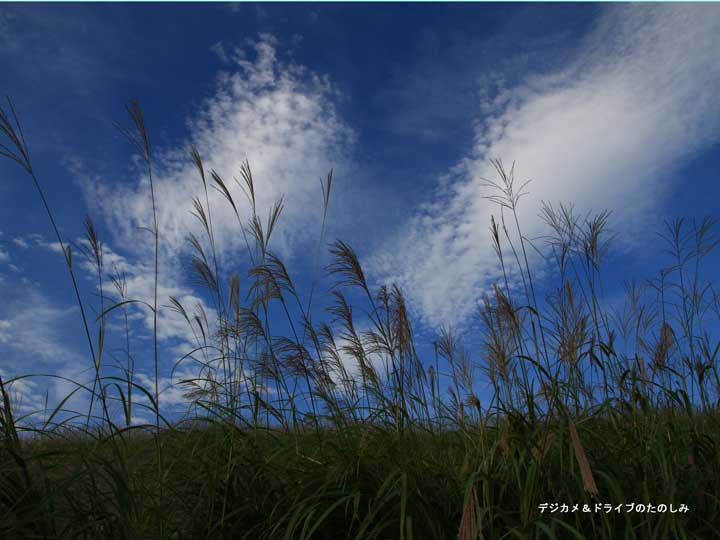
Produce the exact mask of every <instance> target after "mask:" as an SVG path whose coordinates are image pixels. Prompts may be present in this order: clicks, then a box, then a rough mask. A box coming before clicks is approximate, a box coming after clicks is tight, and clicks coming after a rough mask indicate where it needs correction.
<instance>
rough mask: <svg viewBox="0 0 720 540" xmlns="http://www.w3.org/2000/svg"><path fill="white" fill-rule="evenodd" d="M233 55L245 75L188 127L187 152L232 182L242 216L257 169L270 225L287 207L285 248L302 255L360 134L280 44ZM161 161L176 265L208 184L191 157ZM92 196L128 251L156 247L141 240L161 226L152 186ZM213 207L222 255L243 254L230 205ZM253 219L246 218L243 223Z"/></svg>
mask: <svg viewBox="0 0 720 540" xmlns="http://www.w3.org/2000/svg"><path fill="white" fill-rule="evenodd" d="M227 54H228V55H230V57H231V58H232V59H233V61H234V62H235V65H236V71H235V72H226V73H222V74H221V75H220V76H219V78H218V83H217V88H216V93H215V95H214V96H212V97H210V98H209V99H207V100H206V101H205V103H204V106H203V107H202V109H201V110H200V111H199V112H198V113H197V115H196V116H195V117H194V118H192V119H190V120H189V121H188V127H189V133H190V135H189V137H188V140H187V142H188V143H194V144H195V145H196V146H197V147H198V149H199V151H200V154H201V156H202V157H203V159H204V161H205V165H206V168H207V171H208V172H209V171H210V170H211V169H214V170H216V171H217V172H218V173H219V174H220V176H222V177H223V178H224V179H225V180H226V184H227V185H228V187H229V188H231V191H232V193H233V196H234V198H235V199H236V201H237V203H238V206H239V207H240V209H241V210H244V209H245V208H246V206H247V205H245V204H244V203H245V201H246V199H245V196H244V195H243V193H242V191H241V189H240V188H239V187H238V186H237V185H236V183H235V182H234V181H233V177H237V178H240V174H239V173H240V167H241V164H242V162H243V161H244V160H245V159H248V160H249V161H250V165H251V168H252V171H253V176H254V178H255V181H256V196H257V202H258V208H259V213H260V215H261V216H265V215H266V214H267V212H268V210H269V208H270V206H271V205H272V204H273V203H274V202H275V201H276V200H278V199H279V198H280V197H284V198H285V210H284V211H283V219H282V220H281V223H280V228H279V229H278V231H277V232H278V237H277V238H276V239H275V242H276V243H275V248H276V249H280V250H285V251H286V252H290V251H292V250H291V249H290V246H293V249H295V250H297V249H302V246H303V242H304V241H306V240H307V239H308V237H312V235H308V234H306V230H307V227H308V226H309V225H311V224H312V223H314V220H316V219H317V218H318V216H319V215H320V211H321V205H320V204H319V203H320V201H321V191H320V183H319V180H320V179H321V178H324V177H325V175H327V173H328V171H329V170H330V168H332V167H335V168H338V167H340V168H342V167H343V166H345V165H346V164H347V163H348V159H349V157H348V156H349V150H350V147H351V143H352V140H353V133H352V131H351V130H350V128H349V127H348V126H346V125H345V124H344V123H343V122H342V120H341V119H340V117H339V116H338V114H337V113H336V111H335V107H334V106H333V99H334V93H333V89H332V87H331V84H330V82H329V81H328V80H327V79H326V78H324V77H321V76H319V75H317V74H315V73H312V72H310V71H309V70H307V69H306V68H304V67H303V66H300V65H297V64H292V63H284V62H282V61H280V60H279V59H278V57H277V54H276V47H275V40H274V38H272V37H271V36H268V35H263V36H261V38H260V39H259V41H257V42H256V43H255V44H254V58H252V59H248V58H247V55H246V54H245V53H244V52H243V49H237V50H235V51H234V52H232V53H227ZM149 129H150V130H151V131H152V129H153V126H149ZM157 157H158V159H157V177H156V179H155V190H156V198H157V201H158V221H159V228H160V231H161V235H162V236H161V245H162V249H163V251H164V253H165V254H166V255H176V254H177V253H179V252H182V251H183V250H184V248H185V246H186V235H187V233H188V232H189V231H191V230H196V229H197V226H196V224H197V221H196V218H194V217H193V216H192V215H191V210H192V199H193V197H195V196H201V195H202V183H201V180H200V176H199V174H198V172H197V169H196V168H195V165H194V163H193V162H192V160H191V159H190V156H189V154H188V151H187V147H185V146H182V147H180V148H175V149H169V150H165V151H163V152H161V153H160V154H159V155H158V156H157ZM83 188H84V190H85V193H86V195H87V198H88V200H89V202H90V204H91V205H97V206H99V209H100V211H101V212H102V214H103V216H104V217H105V218H106V220H107V221H108V223H109V224H110V225H111V230H113V231H114V232H115V233H116V234H117V236H118V240H120V241H121V242H122V245H123V247H125V248H129V249H131V250H134V251H137V248H138V246H141V245H149V242H148V241H147V236H145V235H142V233H139V232H138V228H139V227H147V226H148V224H150V223H151V222H152V217H151V216H152V209H151V202H150V197H149V191H148V185H147V178H146V177H144V176H143V177H142V178H141V179H140V181H139V182H137V183H135V184H133V185H122V186H118V185H110V184H109V183H106V182H103V181H102V180H100V181H98V179H93V180H92V181H91V180H90V179H87V180H86V181H85V182H84V183H83ZM202 199H203V200H204V196H202ZM210 204H211V206H212V213H213V227H214V232H215V234H216V236H217V239H218V247H219V249H220V250H221V252H233V251H239V250H243V249H244V243H243V240H242V236H241V235H240V234H239V229H238V224H237V219H236V217H235V216H234V214H233V211H232V209H231V207H230V205H228V204H227V202H226V201H225V200H224V199H223V198H222V196H221V195H219V194H217V193H214V192H213V190H211V200H210ZM247 217H248V214H247V213H245V215H244V216H243V219H245V218H247Z"/></svg>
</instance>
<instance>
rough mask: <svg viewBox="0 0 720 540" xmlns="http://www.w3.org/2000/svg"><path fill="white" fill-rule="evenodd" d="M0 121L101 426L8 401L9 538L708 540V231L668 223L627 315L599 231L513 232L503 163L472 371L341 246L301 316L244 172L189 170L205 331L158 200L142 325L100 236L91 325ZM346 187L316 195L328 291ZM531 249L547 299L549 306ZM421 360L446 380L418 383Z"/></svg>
mask: <svg viewBox="0 0 720 540" xmlns="http://www.w3.org/2000/svg"><path fill="white" fill-rule="evenodd" d="M8 107H9V108H8V109H7V111H6V110H5V109H4V108H3V109H0V132H1V134H2V137H3V139H2V141H0V144H2V146H0V151H1V152H2V154H3V155H4V156H5V157H8V158H10V159H11V160H13V161H14V162H16V163H18V164H19V165H20V166H21V167H22V168H23V170H24V171H25V172H26V173H27V174H28V175H29V176H30V178H31V180H32V182H33V184H34V185H35V187H36V188H37V191H38V192H39V195H40V198H41V202H42V203H43V207H44V208H45V210H46V212H47V214H48V217H49V219H50V222H51V227H52V228H53V231H54V233H55V234H56V236H57V239H58V241H59V242H60V243H61V245H63V256H64V257H65V261H66V263H67V267H68V270H69V272H70V276H71V282H72V286H73V288H74V290H75V292H76V297H77V301H78V304H79V306H80V308H81V316H82V317H83V322H84V324H85V330H86V334H87V335H86V337H87V339H88V344H89V349H90V360H91V366H92V368H93V373H94V381H93V385H92V387H90V386H89V385H88V386H85V385H82V384H79V383H78V384H77V388H76V390H75V392H80V393H87V394H88V395H89V396H90V400H89V403H90V405H89V407H88V410H87V411H82V412H78V411H69V410H67V407H66V406H65V405H66V403H68V401H67V399H69V397H71V396H68V398H67V399H66V400H63V401H62V402H61V403H60V404H59V405H58V406H57V407H56V408H55V409H54V410H52V411H46V414H45V421H44V422H43V423H41V424H40V425H37V424H32V423H30V422H29V421H23V420H24V419H23V418H18V416H17V413H16V411H15V410H14V409H13V404H12V391H11V389H12V385H13V384H14V383H17V382H18V380H19V379H18V378H14V379H9V380H7V379H2V378H0V397H1V398H2V407H0V536H1V537H2V538H8V539H13V538H93V539H94V538H128V539H137V538H161V539H182V538H188V539H196V538H218V539H220V538H228V539H229V538H233V539H234V538H249V539H263V538H266V539H274V538H286V539H289V538H301V539H339V538H348V539H349V538H354V539H385V538H401V539H408V540H409V539H413V538H460V539H462V540H469V539H471V538H482V539H493V538H497V539H500V538H511V537H515V538H537V539H540V538H572V537H574V538H619V537H622V538H633V539H639V538H683V539H685V538H697V539H707V538H712V537H715V536H717V534H718V527H719V525H720V524H719V522H718V518H717V517H716V516H717V515H718V510H720V503H719V502H718V498H717V493H718V492H720V490H719V489H718V488H720V459H719V458H718V456H720V452H719V450H720V447H719V445H720V435H718V434H720V429H718V428H720V425H718V416H717V409H718V397H719V396H720V378H718V372H717V364H716V357H717V354H718V350H720V341H718V338H717V337H716V336H714V334H713V330H714V329H715V326H714V325H716V324H717V319H718V315H720V303H719V301H718V296H717V294H716V293H715V292H714V290H715V289H714V285H713V284H712V283H711V282H707V281H705V280H704V277H703V276H704V273H703V270H702V264H701V263H702V262H703V260H704V259H705V258H706V257H707V255H708V254H709V253H710V252H711V251H712V249H713V248H715V247H716V245H717V240H716V237H715V236H714V233H713V225H714V223H713V222H712V221H710V220H704V221H701V222H693V223H689V222H685V221H682V220H678V221H674V222H670V223H668V225H667V230H666V231H665V232H664V233H663V235H662V238H663V240H664V241H665V242H666V243H667V246H668V251H669V255H670V257H671V259H672V263H671V265H670V266H668V267H667V268H665V269H663V270H661V272H660V274H659V278H657V279H654V280H649V281H647V282H645V283H643V284H637V282H631V283H630V284H629V285H628V288H627V300H626V303H625V306H624V308H623V309H621V310H613V309H612V308H611V307H610V306H609V305H608V303H607V302H606V301H605V298H604V292H603V291H604V285H603V273H604V267H603V265H604V264H605V255H606V253H607V249H608V244H609V241H610V237H609V235H608V232H607V226H608V221H609V215H608V214H607V213H600V214H597V215H594V216H592V215H588V216H579V215H577V213H576V212H575V211H574V210H573V208H572V207H571V206H568V205H560V206H559V207H553V206H550V205H545V206H544V207H543V211H542V214H541V217H542V219H544V221H545V222H546V223H547V225H548V228H549V231H550V234H549V236H548V237H547V238H546V246H545V247H544V248H542V247H538V246H534V245H532V244H531V242H530V241H529V240H528V239H527V238H526V237H525V236H524V235H523V233H522V228H521V224H520V220H519V218H518V214H517V208H518V205H519V204H520V199H521V197H522V196H523V194H524V190H523V188H524V187H525V186H524V185H523V186H521V187H520V188H518V183H517V182H516V180H515V175H514V168H511V169H510V170H507V169H506V168H505V167H504V166H503V164H502V163H501V162H500V161H496V162H494V165H495V168H496V173H497V176H496V179H494V180H488V182H487V186H486V187H487V188H488V189H489V190H490V191H489V194H488V198H489V199H490V200H491V201H493V202H494V203H496V204H497V209H498V213H497V215H496V216H493V218H492V220H491V223H490V227H491V230H490V231H491V238H492V244H493V249H494V252H495V255H496V256H497V257H498V260H499V263H500V268H501V269H502V276H501V278H500V279H499V280H498V283H496V284H495V285H494V287H493V288H492V292H491V293H490V294H488V295H486V296H485V297H483V298H482V299H480V302H479V307H478V320H479V322H480V325H479V333H478V335H477V336H474V337H476V338H477V339H473V340H471V341H470V342H474V343H479V344H480V346H479V347H478V348H476V349H475V348H472V349H471V348H469V347H468V346H466V345H465V344H464V340H463V338H462V336H461V335H460V334H459V333H458V332H456V331H455V330H453V329H451V328H447V327H446V328H441V329H439V330H438V333H437V337H436V339H435V340H434V341H433V342H432V343H430V344H427V346H426V347H425V348H423V347H422V346H421V344H419V343H418V342H417V340H416V333H415V332H414V329H413V324H412V316H411V314H410V310H409V308H408V304H407V302H406V299H405V295H404V293H403V291H402V290H401V289H400V288H399V287H397V286H385V285H381V286H375V285H374V284H373V283H372V281H371V280H369V279H368V277H367V276H366V274H365V272H364V270H363V267H362V265H361V262H360V257H359V256H358V254H357V253H356V252H355V251H354V250H353V248H352V247H351V246H350V245H348V244H346V243H344V242H342V241H339V240H338V241H335V242H332V243H331V244H330V245H329V256H330V257H331V263H330V264H329V265H328V267H327V268H326V272H325V278H326V279H327V280H329V281H330V292H329V294H328V302H327V306H326V310H325V311H326V317H325V320H322V317H321V316H320V315H319V314H318V312H319V310H318V309H317V307H316V304H315V303H316V302H317V301H318V300H317V298H318V295H317V294H316V292H317V289H318V287H319V283H320V277H319V276H313V277H312V279H311V284H310V286H309V288H308V290H306V291H304V290H302V289H301V288H299V287H297V286H296V284H295V280H294V279H293V276H292V272H291V269H289V268H288V267H286V265H285V264H284V262H283V261H282V259H281V258H280V257H278V256H277V255H276V254H275V253H274V251H273V239H274V235H275V232H276V231H277V227H278V223H279V222H280V220H281V219H282V211H283V207H284V201H282V200H281V201H278V202H277V203H276V204H275V205H273V206H272V207H271V208H270V210H269V212H268V214H267V216H263V215H261V211H260V209H259V208H258V205H257V201H256V182H255V179H254V177H253V173H252V170H251V168H250V165H249V163H247V162H246V163H245V164H244V165H243V166H242V168H241V170H240V179H235V180H234V182H235V183H234V184H230V183H229V182H226V181H225V180H224V179H223V177H222V176H221V175H220V174H219V173H218V172H216V171H207V170H206V167H205V165H204V162H203V159H202V157H201V153H200V151H199V150H198V149H196V148H194V147H192V148H191V149H190V159H191V160H192V161H193V163H194V164H195V166H196V169H197V173H198V182H199V184H198V185H199V187H201V188H202V192H201V193H202V196H201V197H198V198H195V199H194V200H193V201H192V206H193V213H194V215H195V217H196V218H197V223H198V229H197V230H194V231H188V251H189V253H190V260H189V269H188V271H189V273H191V274H192V275H193V276H194V278H195V283H196V284H197V288H198V294H200V295H202V297H203V298H204V299H206V301H207V305H209V306H211V309H212V311H211V312H208V309H206V308H205V307H203V305H196V306H187V305H184V304H183V302H182V301H181V300H179V299H177V298H168V299H161V298H158V290H159V283H160V280H161V275H160V272H159V264H158V257H159V247H158V246H159V243H160V238H161V231H160V230H159V225H158V222H157V217H156V212H155V193H154V191H153V184H152V181H151V182H150V193H149V197H150V199H151V202H152V207H153V223H152V224H150V226H148V230H149V231H150V233H151V236H152V247H153V252H154V261H153V264H152V265H151V267H152V268H153V282H154V298H153V303H152V304H150V303H145V302H144V301H142V300H140V299H134V298H131V297H129V295H128V290H127V284H126V282H125V279H124V276H123V274H122V273H121V272H118V271H114V272H113V274H112V278H111V283H112V285H113V288H114V290H115V293H116V295H115V300H114V301H111V300H110V298H109V297H108V296H107V295H106V290H107V289H108V287H107V284H106V278H105V277H104V276H106V273H105V272H106V270H105V269H104V260H103V247H102V241H101V238H100V235H99V233H98V231H97V229H96V228H95V226H94V225H93V222H92V221H91V220H90V219H89V218H88V220H87V221H86V227H85V228H86V238H85V239H84V240H83V241H82V242H81V243H80V246H79V249H78V250H77V251H79V252H80V253H83V254H84V255H86V256H87V258H88V260H89V261H90V263H91V265H92V267H93V268H94V271H95V272H96V274H97V287H96V290H97V292H99V294H98V305H97V306H96V311H97V317H96V320H95V321H91V320H90V319H88V318H87V317H86V316H85V313H86V311H85V309H84V306H86V305H88V304H87V302H85V301H84V300H83V298H82V296H81V291H80V289H79V287H78V281H77V280H76V278H75V267H74V266H73V264H72V251H71V249H70V248H69V246H70V243H68V242H66V241H64V239H62V238H61V237H60V234H59V229H58V227H57V226H56V223H55V218H54V216H53V214H52V212H51V211H50V206H49V205H48V202H47V200H46V199H45V196H44V194H43V191H42V189H41V187H40V183H39V181H38V178H37V176H36V175H35V172H34V169H33V167H32V163H31V161H30V157H29V151H28V146H27V144H26V142H25V139H24V137H23V135H22V130H21V128H20V124H19V122H18V119H17V117H16V115H15V112H14V109H13V108H12V105H11V104H10V103H9V105H8ZM128 112H129V113H130V117H131V120H132V125H133V128H132V129H131V130H129V131H125V133H126V134H127V135H128V136H129V138H130V140H131V141H132V142H133V143H134V144H135V146H136V150H137V152H138V153H139V154H140V156H141V157H142V159H143V162H144V163H145V165H146V166H147V174H148V176H149V177H150V178H152V174H153V165H152V153H151V150H150V148H151V147H150V142H149V136H148V132H147V129H146V128H145V125H144V121H143V116H142V112H141V110H140V107H139V106H138V105H137V103H135V102H131V104H130V105H129V107H128ZM332 178H333V177H332V172H331V173H330V174H329V175H328V177H327V179H326V180H325V181H324V182H322V184H321V185H322V190H321V193H320V195H321V197H320V204H321V205H322V216H323V219H322V223H321V227H320V231H319V235H318V238H319V240H318V244H317V248H316V250H315V257H316V262H315V264H314V267H315V268H317V267H318V266H319V263H318V261H319V260H320V252H321V249H322V248H323V245H324V243H325V234H326V233H325V223H326V216H327V213H328V211H329V208H330V205H331V191H332V185H333V184H332V182H333V179H332ZM211 190H215V191H217V192H219V193H220V195H221V196H222V199H221V200H222V201H224V203H227V204H229V205H230V207H231V208H232V210H233V214H234V215H235V217H236V219H237V225H238V231H239V234H240V235H241V236H242V238H243V239H244V242H245V245H246V248H247V254H246V255H247V257H246V259H245V260H246V261H249V264H248V265H247V267H244V266H243V263H242V262H236V261H229V262H228V261H223V260H221V258H220V257H219V254H218V245H217V239H216V236H215V231H214V227H213V215H214V208H213V207H212V205H211V198H210V197H209V193H210V192H211ZM238 191H239V192H240V193H242V194H243V195H244V197H245V201H244V203H243V201H242V199H240V198H239V197H238ZM508 224H509V225H508ZM65 246H68V247H65ZM535 247H537V248H538V251H539V252H541V253H543V254H545V255H544V260H542V261H540V262H541V263H542V264H544V265H545V274H546V275H548V276H551V277H550V278H546V281H547V282H548V283H547V284H544V286H543V287H542V288H541V287H540V280H539V279H538V278H537V277H536V275H537V274H536V272H537V269H536V268H533V264H539V263H538V259H537V258H533V257H531V256H530V253H531V251H530V250H531V249H533V248H535ZM223 263H224V264H225V265H231V267H230V268H224V267H223ZM531 263H532V264H531ZM543 290H546V291H547V297H546V298H542V297H541V293H542V291H543ZM165 300H167V302H168V303H169V304H170V306H171V308H172V309H173V310H174V311H175V312H176V313H177V314H179V315H180V316H181V317H182V318H183V319H184V320H185V322H186V323H187V325H188V327H189V329H190V332H191V334H192V335H194V336H195V340H196V344H195V348H194V349H193V350H192V351H189V352H188V354H187V355H185V356H183V357H182V358H180V359H179V360H178V363H179V364H182V363H191V364H192V365H193V366H195V367H197V372H198V374H197V376H196V377H193V378H192V379H188V380H185V381H183V384H184V386H185V388H186V389H187V397H188V399H189V400H190V401H191V402H192V404H193V407H192V409H191V411H192V412H191V414H189V415H188V416H186V417H184V418H181V419H175V420H172V421H171V420H170V419H168V418H165V416H164V415H163V410H162V408H161V403H160V399H161V397H160V389H159V386H158V384H159V383H158V381H159V379H160V362H161V358H160V355H159V344H158V324H159V321H158V317H157V314H158V306H159V305H160V302H163V301H165ZM136 307H142V308H144V309H148V310H150V311H151V312H152V314H153V322H154V324H153V330H154V332H153V338H154V339H153V350H152V357H153V372H154V388H150V389H148V388H144V387H143V386H142V385H140V384H139V383H138V379H137V377H136V366H135V361H134V354H137V352H135V353H133V352H132V351H133V350H134V349H136V347H132V346H131V342H132V341H131V340H132V337H133V336H132V331H131V325H130V324H129V322H128V310H129V309H133V308H136ZM117 314H120V315H121V316H122V319H121V320H122V321H124V324H123V325H121V327H120V328H121V330H120V332H121V333H122V334H121V337H122V339H123V342H124V348H123V350H122V356H123V359H122V363H121V371H120V373H121V374H120V375H119V376H118V375H116V374H114V373H115V372H113V371H111V370H110V367H109V366H108V365H107V362H103V361H102V359H103V355H104V348H105V343H106V342H107V337H106V334H107V333H108V332H110V331H111V326H110V325H109V324H108V317H110V316H111V315H117ZM93 324H95V325H97V330H98V332H97V335H98V339H97V340H96V341H95V340H93V339H91V338H90V336H91V335H92V334H91V331H90V329H91V327H92V326H93ZM425 349H427V350H430V351H432V352H433V353H434V354H432V355H430V357H425V355H424V353H423V351H424V350H425ZM484 386H485V387H487V388H489V389H490V393H489V395H485V393H484V392H483V391H482V388H483V387H484ZM98 408H99V409H100V411H99V413H98V411H97V410H96V409H98ZM138 408H139V409H141V410H142V409H145V411H150V412H152V414H153V415H154V417H155V421H154V423H153V425H151V426H137V425H134V424H133V421H132V419H133V411H136V410H137V409H138ZM83 419H84V421H83ZM553 502H555V503H560V504H563V503H566V504H568V505H570V506H571V507H572V506H573V505H575V504H577V505H579V507H582V506H583V505H588V507H589V508H593V509H594V508H595V505H596V504H601V505H602V504H612V505H613V506H617V505H623V504H626V503H643V504H647V503H652V504H655V505H657V504H660V503H662V504H673V505H674V506H675V507H676V508H677V507H679V506H680V505H681V504H687V505H689V506H690V512H688V513H663V514H648V513H628V512H617V511H610V512H607V511H606V510H605V509H602V510H601V511H591V512H581V511H568V512H550V511H545V512H542V511H541V508H540V505H541V504H542V503H553Z"/></svg>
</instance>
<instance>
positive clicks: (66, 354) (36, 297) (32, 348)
mask: <svg viewBox="0 0 720 540" xmlns="http://www.w3.org/2000/svg"><path fill="white" fill-rule="evenodd" d="M23 285H24V287H23V288H24V289H25V292H24V297H23V299H22V300H18V301H13V302H9V303H8V304H5V305H4V306H3V307H2V309H1V310H0V351H3V350H4V351H5V356H4V359H3V360H4V361H6V362H7V361H9V358H10V356H11V355H10V354H9V352H14V353H22V354H23V357H24V358H32V359H33V360H34V361H35V362H39V363H50V364H55V365H57V364H64V363H69V362H71V361H78V360H79V357H78V355H77V354H76V353H74V352H73V351H72V350H70V349H68V347H67V340H66V339H65V336H64V334H63V328H62V327H63V326H64V325H65V324H67V323H68V321H69V319H70V318H71V317H73V316H75V315H76V314H77V313H76V311H77V310H76V309H75V308H68V309H61V308H57V307H55V306H53V305H52V304H50V303H49V301H48V300H47V299H46V298H45V297H44V296H43V295H41V294H40V293H39V292H38V291H37V289H36V287H35V285H34V284H32V283H24V284H23ZM35 362H33V364H32V365H33V366H38V365H39V364H37V363H35ZM0 367H2V366H0Z"/></svg>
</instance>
